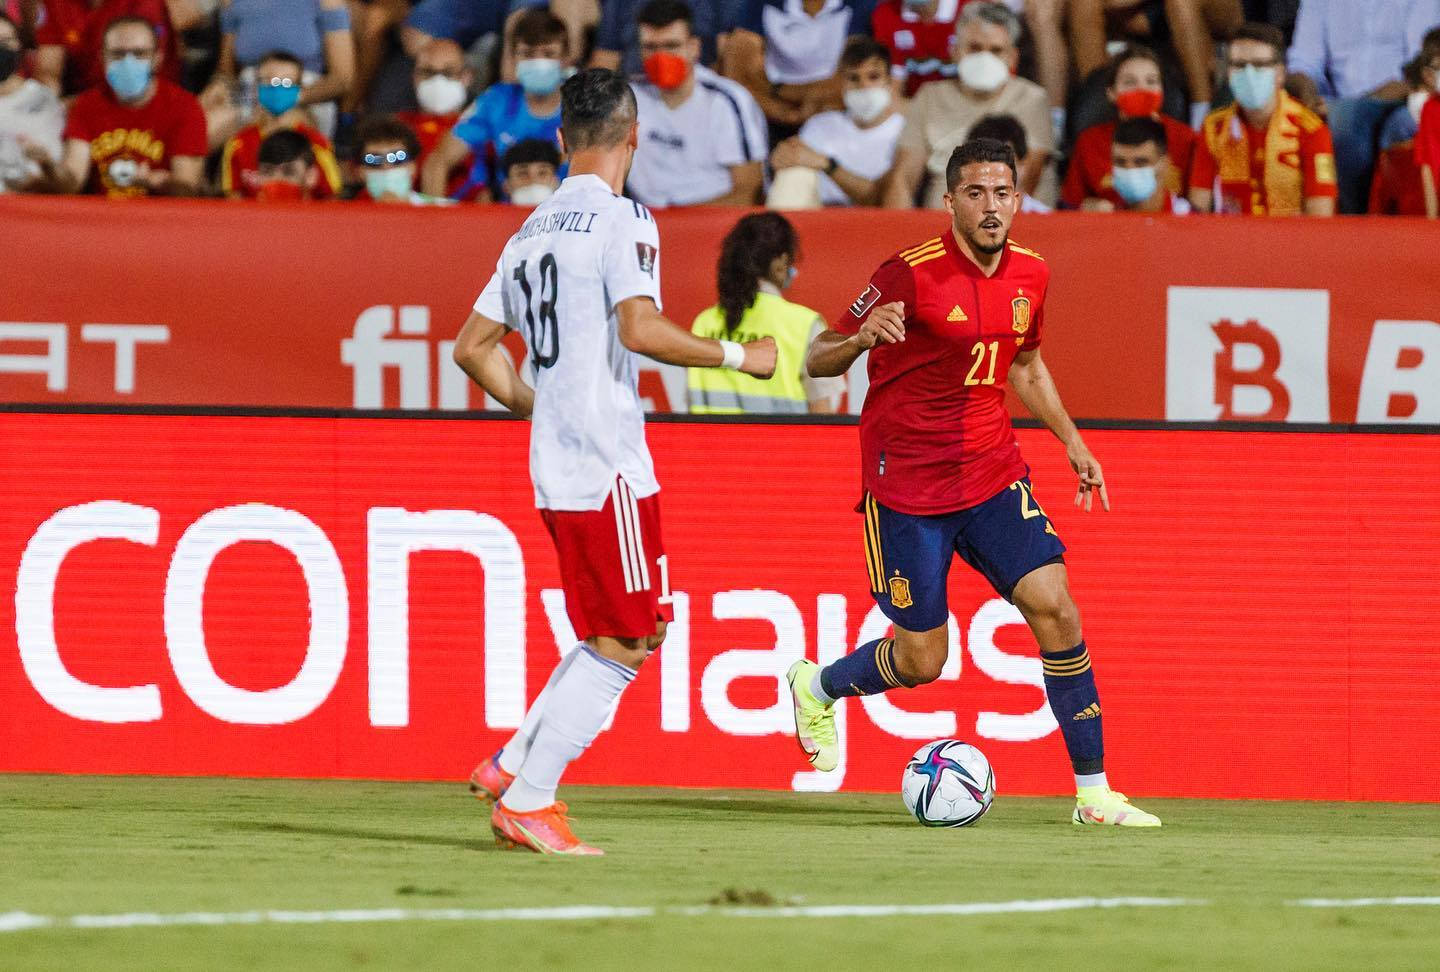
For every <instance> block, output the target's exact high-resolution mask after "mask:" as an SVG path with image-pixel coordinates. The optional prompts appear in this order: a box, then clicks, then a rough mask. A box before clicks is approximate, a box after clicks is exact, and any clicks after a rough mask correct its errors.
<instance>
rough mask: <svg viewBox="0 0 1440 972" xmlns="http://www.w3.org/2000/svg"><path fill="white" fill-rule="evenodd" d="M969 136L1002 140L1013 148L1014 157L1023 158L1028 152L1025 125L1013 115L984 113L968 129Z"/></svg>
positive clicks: (1028, 141)
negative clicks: (984, 114)
mask: <svg viewBox="0 0 1440 972" xmlns="http://www.w3.org/2000/svg"><path fill="white" fill-rule="evenodd" d="M969 137H970V138H993V139H994V140H995V141H997V142H1004V143H1005V144H1006V145H1009V146H1010V147H1011V148H1012V149H1014V150H1015V158H1017V159H1023V158H1025V156H1027V155H1029V154H1030V140H1029V139H1027V138H1026V137H1025V126H1024V125H1022V124H1020V119H1018V118H1016V117H1015V116H1014V115H1004V114H1000V115H986V116H985V117H984V118H982V119H980V120H979V121H978V122H976V123H975V127H974V128H971V129H970V136H969Z"/></svg>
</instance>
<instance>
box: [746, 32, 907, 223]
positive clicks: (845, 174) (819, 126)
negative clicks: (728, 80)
mask: <svg viewBox="0 0 1440 972" xmlns="http://www.w3.org/2000/svg"><path fill="white" fill-rule="evenodd" d="M840 75H841V78H842V79H843V80H844V84H845V88H844V93H843V97H844V100H845V110H844V111H826V112H821V113H820V114H818V115H815V116H814V117H812V118H811V119H810V120H809V121H807V122H806V123H805V124H804V125H803V126H802V127H801V129H800V134H798V135H796V136H795V137H793V138H788V139H786V140H785V141H783V142H781V143H780V144H779V145H777V146H775V151H774V152H773V153H771V155H770V165H771V167H772V168H773V169H774V170H775V173H776V183H777V184H782V183H784V182H786V181H789V180H788V179H782V177H781V175H780V174H781V173H782V172H784V171H785V170H786V169H793V168H800V169H809V170H812V171H813V172H814V173H816V178H817V183H818V185H817V188H818V190H819V201H820V204H821V205H823V206H875V205H878V204H879V202H880V187H881V179H882V178H883V177H884V176H885V173H887V172H889V171H890V166H891V164H892V163H893V162H894V161H895V145H896V143H897V142H899V140H900V132H901V131H902V130H903V129H904V128H905V116H904V115H902V114H901V113H900V112H899V111H898V110H897V109H896V105H895V100H896V99H895V82H894V81H893V80H892V78H891V73H890V52H889V51H887V50H886V49H885V46H884V45H883V44H881V43H880V42H878V41H876V40H874V39H873V38H870V37H863V36H862V37H852V38H850V40H849V41H848V42H846V44H845V50H844V52H843V53H842V54H841V55H840ZM770 205H772V206H774V207H776V208H790V207H779V206H778V205H777V204H776V203H775V202H774V197H773V196H772V201H771V203H770Z"/></svg>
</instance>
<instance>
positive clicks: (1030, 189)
mask: <svg viewBox="0 0 1440 972" xmlns="http://www.w3.org/2000/svg"><path fill="white" fill-rule="evenodd" d="M956 29H957V33H956V41H957V44H956V52H955V53H956V54H957V55H958V58H959V60H958V61H957V62H956V67H957V77H956V79H955V81H954V82H950V81H943V82H936V83H934V84H927V85H925V86H924V87H922V88H921V89H920V91H919V92H918V93H917V94H916V95H915V98H914V100H913V101H911V102H910V107H909V109H908V110H907V111H906V114H905V129H904V131H903V133H902V134H901V136H900V147H899V150H898V151H897V152H896V156H895V167H894V169H893V170H892V171H891V175H890V184H889V187H888V188H887V189H886V191H885V205H887V206H889V207H891V208H895V209H905V208H909V207H911V206H914V205H915V198H916V192H917V190H919V189H920V188H921V180H922V178H923V177H925V176H926V175H927V173H928V175H929V179H928V182H927V184H926V185H925V187H924V196H923V198H922V202H923V205H924V206H925V207H926V208H928V209H940V208H941V207H942V206H943V203H944V197H945V165H946V163H947V162H948V161H949V159H950V153H951V152H952V151H954V149H955V148H956V146H958V145H960V144H961V143H962V142H964V141H965V138H966V135H967V133H968V132H969V130H970V126H972V125H974V124H975V122H977V121H979V120H980V119H981V118H982V117H984V116H985V115H989V114H1007V115H1013V116H1015V117H1016V118H1017V119H1019V121H1020V124H1021V125H1023V126H1024V127H1025V138H1026V141H1027V142H1028V143H1029V147H1030V149H1031V151H1030V154H1029V156H1028V157H1027V158H1026V160H1025V164H1024V165H1023V166H1022V167H1021V169H1020V189H1021V191H1023V192H1025V193H1027V194H1030V195H1036V196H1039V197H1040V200H1041V201H1042V202H1045V203H1047V204H1048V203H1051V202H1053V201H1054V199H1055V183H1054V176H1053V175H1052V174H1050V172H1049V166H1048V163H1049V159H1050V153H1051V150H1052V148H1053V147H1054V144H1055V143H1054V131H1053V128H1052V127H1051V124H1050V112H1049V109H1048V107H1047V101H1046V98H1045V90H1044V89H1043V88H1041V87H1040V86H1039V85H1037V84H1035V83H1033V82H1031V81H1026V80H1025V79H1023V78H1017V77H1015V66H1016V64H1017V63H1018V62H1019V53H1018V51H1017V50H1016V46H1015V45H1016V44H1017V43H1018V42H1019V40H1020V21H1019V20H1018V19H1017V18H1016V16H1015V14H1014V13H1013V12H1012V11H1011V10H1010V8H1009V7H1007V6H1005V5H1004V4H1002V3H984V2H981V3H971V4H968V5H967V6H966V7H965V9H964V10H963V11H962V12H961V14H960V20H959V21H958V22H957V27H956Z"/></svg>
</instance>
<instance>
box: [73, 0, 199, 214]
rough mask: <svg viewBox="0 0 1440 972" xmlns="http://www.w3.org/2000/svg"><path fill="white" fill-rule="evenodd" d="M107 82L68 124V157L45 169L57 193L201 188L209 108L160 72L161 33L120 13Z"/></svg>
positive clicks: (79, 103) (83, 100) (78, 105)
mask: <svg viewBox="0 0 1440 972" xmlns="http://www.w3.org/2000/svg"><path fill="white" fill-rule="evenodd" d="M101 53H102V56H103V58H104V63H105V79H106V80H105V83H104V84H102V85H100V86H98V87H95V88H91V89H90V90H88V91H85V92H82V93H81V94H80V95H79V96H78V97H76V99H75V102H74V104H73V105H72V106H71V108H70V118H69V120H68V122H67V123H66V125H65V154H64V157H63V158H62V159H61V164H60V166H59V168H58V169H54V168H52V169H51V170H50V171H48V172H46V173H44V178H45V179H46V180H47V181H48V183H49V185H48V186H47V188H49V189H50V190H51V191H58V192H83V191H89V192H96V193H100V194H101V195H105V196H111V197H125V196H149V195H172V196H188V195H194V194H196V193H198V192H199V191H200V189H201V185H202V183H203V180H204V176H205V171H204V169H205V152H206V150H207V144H206V139H205V113H204V112H203V111H202V110H201V109H200V102H198V101H196V100H195V96H194V95H192V94H190V93H189V92H187V91H185V90H184V89H183V88H181V87H180V86H179V85H177V84H173V83H172V82H170V81H166V80H165V79H164V78H159V77H156V76H155V72H156V69H157V68H158V67H159V66H160V64H161V63H163V55H162V54H161V53H160V48H159V35H158V33H157V32H156V31H155V28H154V26H153V25H152V24H151V23H150V22H149V21H148V20H145V19H144V18H142V17H121V18H120V19H119V20H116V21H115V22H114V23H112V24H111V25H110V27H109V28H108V29H107V30H106V31H105V34H104V36H103V38H102V48H101Z"/></svg>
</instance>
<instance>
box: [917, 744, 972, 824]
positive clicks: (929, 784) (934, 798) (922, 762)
mask: <svg viewBox="0 0 1440 972" xmlns="http://www.w3.org/2000/svg"><path fill="white" fill-rule="evenodd" d="M900 796H901V797H902V798H903V799H904V800H905V809H906V810H909V811H910V812H911V813H912V814H914V815H915V819H916V820H918V821H920V822H921V823H922V824H924V825H925V826H927V827H964V826H967V825H969V824H972V823H974V822H975V821H977V820H979V819H980V818H981V817H983V816H985V811H987V810H989V809H990V804H991V803H993V802H994V800H995V771H994V770H992V769H991V768H990V761H989V760H988V759H986V758H985V754H984V753H982V752H980V750H978V749H976V748H975V747H974V746H972V745H970V744H969V743H963V742H960V740H958V739H941V740H938V741H937V742H932V743H926V744H925V745H923V746H921V747H920V748H919V749H918V750H917V751H916V752H915V755H914V756H913V757H911V759H910V762H908V763H906V764H905V774H904V776H903V777H902V778H901V780H900Z"/></svg>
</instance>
